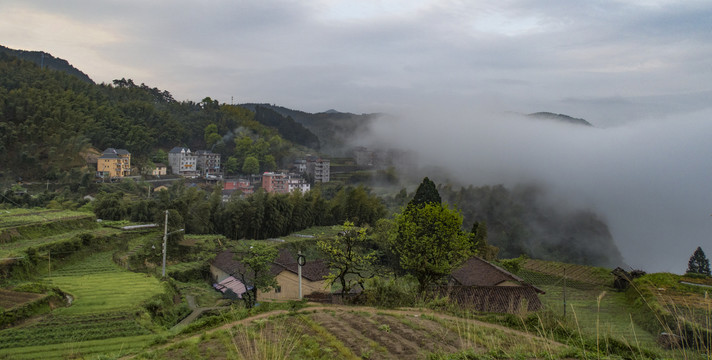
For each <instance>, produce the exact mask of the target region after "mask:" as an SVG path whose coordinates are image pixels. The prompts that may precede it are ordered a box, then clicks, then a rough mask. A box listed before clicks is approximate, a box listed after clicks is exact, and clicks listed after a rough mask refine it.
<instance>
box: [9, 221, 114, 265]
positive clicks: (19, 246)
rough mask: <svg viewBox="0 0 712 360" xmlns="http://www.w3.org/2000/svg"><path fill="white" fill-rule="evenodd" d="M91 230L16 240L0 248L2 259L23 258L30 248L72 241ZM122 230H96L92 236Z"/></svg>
mask: <svg viewBox="0 0 712 360" xmlns="http://www.w3.org/2000/svg"><path fill="white" fill-rule="evenodd" d="M87 232H89V230H86V229H80V230H74V231H68V232H63V233H61V234H57V235H51V236H43V237H36V238H29V239H22V240H16V241H13V242H10V243H6V244H3V245H2V248H0V258H5V257H13V256H21V255H22V253H23V252H24V251H25V250H27V249H28V248H30V247H39V246H42V245H45V244H50V243H53V242H59V241H63V240H68V239H71V238H73V237H75V236H79V235H81V234H84V233H87ZM120 232H121V230H117V229H111V228H101V229H96V230H91V234H92V235H94V236H96V237H104V236H110V235H114V234H118V233H120Z"/></svg>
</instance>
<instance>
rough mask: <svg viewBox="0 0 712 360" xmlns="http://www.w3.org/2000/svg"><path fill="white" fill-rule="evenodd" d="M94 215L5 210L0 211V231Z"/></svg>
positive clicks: (78, 212) (38, 210)
mask: <svg viewBox="0 0 712 360" xmlns="http://www.w3.org/2000/svg"><path fill="white" fill-rule="evenodd" d="M92 216H94V214H92V213H87V212H82V211H70V210H48V209H7V210H0V229H1V228H8V227H14V226H21V225H30V224H38V223H44V222H47V221H55V220H63V219H74V218H80V217H92Z"/></svg>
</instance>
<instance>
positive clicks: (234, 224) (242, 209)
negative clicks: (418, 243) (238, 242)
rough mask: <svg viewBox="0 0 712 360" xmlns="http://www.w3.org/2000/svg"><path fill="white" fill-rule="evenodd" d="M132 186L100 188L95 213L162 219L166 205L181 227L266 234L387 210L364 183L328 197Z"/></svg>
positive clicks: (365, 219)
mask: <svg viewBox="0 0 712 360" xmlns="http://www.w3.org/2000/svg"><path fill="white" fill-rule="evenodd" d="M135 186H136V188H135V189H134V191H125V190H127V189H125V188H124V189H122V188H118V187H117V188H114V190H113V191H105V192H102V193H100V194H98V195H97V197H96V200H95V201H94V203H93V209H94V213H95V214H96V216H97V217H98V218H100V219H107V220H131V221H137V222H156V223H163V221H164V220H163V216H164V213H165V210H170V211H171V212H170V216H171V217H172V218H173V219H172V221H174V222H175V224H177V225H176V227H178V226H180V227H181V228H184V229H185V231H186V233H192V234H222V235H225V236H226V237H228V238H230V239H242V238H248V239H267V238H274V237H279V236H284V235H288V234H290V233H293V232H295V231H299V230H303V229H306V228H309V227H312V226H327V225H336V224H341V223H343V222H344V221H352V222H354V223H356V224H359V225H363V224H369V223H375V222H376V221H377V220H378V219H381V218H383V217H384V216H385V215H386V209H385V207H384V205H383V204H382V202H381V201H380V200H379V199H378V197H376V196H375V195H373V194H371V193H370V191H369V190H368V189H367V188H365V187H363V186H357V187H344V188H341V189H340V190H339V191H338V192H336V194H335V195H334V196H333V197H331V198H327V197H325V196H323V195H322V193H321V191H320V190H319V189H318V188H316V189H313V190H311V191H308V192H306V193H301V192H298V191H295V192H292V193H289V194H274V193H267V192H265V191H264V190H258V191H257V192H255V193H254V194H253V195H251V196H249V197H244V198H243V197H240V196H239V195H238V196H235V195H233V196H232V197H231V198H230V199H229V201H227V202H223V198H222V191H221V190H222V189H221V188H220V187H219V186H218V187H215V188H214V189H213V190H212V191H206V190H203V189H199V188H197V187H194V186H188V185H186V184H185V183H184V182H178V183H176V184H174V185H173V186H171V187H170V188H169V189H167V190H162V191H158V192H155V193H154V194H153V196H152V197H151V198H148V199H147V198H141V194H146V193H147V189H145V188H143V187H142V186H140V185H135ZM107 190H108V188H107ZM128 190H131V189H128Z"/></svg>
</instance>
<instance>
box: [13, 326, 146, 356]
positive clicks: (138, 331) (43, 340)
mask: <svg viewBox="0 0 712 360" xmlns="http://www.w3.org/2000/svg"><path fill="white" fill-rule="evenodd" d="M150 333H151V332H150V331H149V330H148V329H146V328H144V327H143V326H141V325H140V324H138V323H137V322H136V321H135V320H133V319H123V320H112V321H92V322H80V323H77V322H74V323H66V324H62V323H54V324H37V325H32V326H28V327H21V328H10V329H6V330H2V331H0V349H5V348H13V347H24V346H34V345H46V344H57V343H63V342H76V341H84V340H96V339H107V338H112V337H124V336H135V335H148V334H150Z"/></svg>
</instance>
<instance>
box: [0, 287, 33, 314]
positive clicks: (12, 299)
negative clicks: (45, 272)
mask: <svg viewBox="0 0 712 360" xmlns="http://www.w3.org/2000/svg"><path fill="white" fill-rule="evenodd" d="M43 296H44V295H43V294H34V293H26V292H18V291H10V290H3V289H0V308H1V309H4V310H10V309H12V308H15V307H18V306H21V305H23V304H26V303H29V302H32V301H35V300H39V299H41V298H42V297H43Z"/></svg>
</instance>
